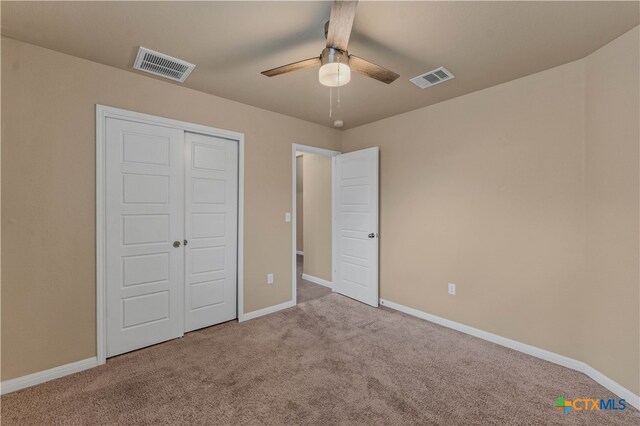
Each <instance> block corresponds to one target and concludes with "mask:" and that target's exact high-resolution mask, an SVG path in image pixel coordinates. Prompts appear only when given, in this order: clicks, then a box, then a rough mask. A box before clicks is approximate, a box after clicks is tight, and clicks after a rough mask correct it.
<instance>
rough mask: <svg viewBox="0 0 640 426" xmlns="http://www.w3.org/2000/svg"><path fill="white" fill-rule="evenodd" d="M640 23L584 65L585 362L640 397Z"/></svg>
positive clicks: (596, 53)
mask: <svg viewBox="0 0 640 426" xmlns="http://www.w3.org/2000/svg"><path fill="white" fill-rule="evenodd" d="M639 38H640V32H639V31H638V28H636V29H635V30H633V31H630V32H628V33H627V34H625V35H623V36H622V37H620V38H618V39H617V40H615V41H613V42H612V43H610V44H608V45H606V46H605V47H603V48H602V49H600V50H598V51H597V52H595V53H593V54H592V55H590V56H589V57H588V58H587V59H586V62H585V66H586V75H587V80H586V81H587V84H586V89H587V91H586V188H587V193H586V196H587V200H586V203H587V253H586V255H587V274H586V286H585V287H587V289H588V293H587V300H586V303H585V305H584V308H585V312H584V320H585V324H584V361H585V362H586V363H587V364H589V365H591V366H593V367H594V368H596V369H597V370H599V371H602V372H603V373H605V374H606V375H607V376H609V377H610V378H612V379H613V380H615V381H617V382H618V383H620V384H622V385H623V386H625V387H627V388H628V389H630V390H632V391H633V392H635V393H636V394H640V383H639V381H640V330H639V328H638V324H640V313H639V309H638V305H639V303H640V292H639V288H638V285H639V284H638V283H639V282H640V276H639V259H640V250H639V248H638V246H639V244H638V238H639V235H640V229H639V227H638V219H639V208H638V203H639V195H638V194H639V192H640V187H639V185H638V180H639V178H640V176H639V173H638V158H639V157H638V156H639V155H640V152H639V146H638V145H639V143H638V141H639V140H640V134H639V128H638V117H639V116H640V106H639V96H640V95H639V93H640V85H639V83H638V80H639V79H640V75H639V71H638V70H639V69H640V61H639V59H638V56H639V50H640V47H639V45H638V39H639Z"/></svg>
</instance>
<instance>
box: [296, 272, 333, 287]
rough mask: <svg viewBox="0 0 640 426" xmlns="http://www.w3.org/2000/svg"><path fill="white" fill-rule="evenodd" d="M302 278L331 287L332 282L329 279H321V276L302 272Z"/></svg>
mask: <svg viewBox="0 0 640 426" xmlns="http://www.w3.org/2000/svg"><path fill="white" fill-rule="evenodd" d="M302 279H303V280H307V281H311V282H312V283H316V284H320V285H323V286H325V287H329V288H333V283H332V282H331V281H327V280H323V279H322V278H318V277H314V276H313V275H307V274H302Z"/></svg>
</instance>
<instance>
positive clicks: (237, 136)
mask: <svg viewBox="0 0 640 426" xmlns="http://www.w3.org/2000/svg"><path fill="white" fill-rule="evenodd" d="M107 118H117V119H120V120H127V121H135V122H137V123H143V124H152V125H157V126H163V127H171V128H174V129H180V130H183V131H185V132H192V133H200V134H203V135H208V136H216V137H221V138H225V139H230V140H234V141H237V142H238V264H237V268H238V271H237V273H238V274H237V276H238V289H237V291H238V295H237V302H238V306H237V315H238V320H239V321H243V320H244V316H245V315H244V134H243V133H238V132H232V131H229V130H222V129H216V128H214V127H209V126H203V125H200V124H193V123H188V122H186V121H180V120H173V119H170V118H165V117H158V116H155V115H149V114H143V113H140V112H135V111H129V110H125V109H120V108H114V107H110V106H105V105H100V104H96V359H97V365H102V364H104V363H105V362H106V361H107V346H106V343H107V342H106V338H107V333H106V318H105V316H106V287H105V285H106V283H105V273H106V266H105V260H106V259H105V255H106V247H105V243H106V228H105V225H106V222H105V219H106V216H105V209H106V203H105V195H106V191H105V183H106V182H105V175H104V174H105V171H106V165H105V153H104V150H105V141H106V134H105V132H106V120H107Z"/></svg>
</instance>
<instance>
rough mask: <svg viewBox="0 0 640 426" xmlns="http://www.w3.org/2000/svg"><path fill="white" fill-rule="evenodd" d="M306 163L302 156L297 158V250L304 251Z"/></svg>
mask: <svg viewBox="0 0 640 426" xmlns="http://www.w3.org/2000/svg"><path fill="white" fill-rule="evenodd" d="M303 169H304V163H303V161H302V156H301V155H299V156H297V157H296V249H297V250H298V251H304V237H303V235H304V214H303V210H302V204H303V200H304V179H303V178H302V171H303Z"/></svg>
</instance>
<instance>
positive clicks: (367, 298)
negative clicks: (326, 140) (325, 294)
mask: <svg viewBox="0 0 640 426" xmlns="http://www.w3.org/2000/svg"><path fill="white" fill-rule="evenodd" d="M378 152H379V148H378V147H374V148H368V149H363V150H361V151H354V152H350V153H348V154H340V155H338V156H337V158H336V178H335V191H334V197H335V199H334V202H333V205H334V212H335V218H336V233H337V238H336V242H335V245H336V260H337V262H336V266H335V279H334V290H335V291H336V292H338V293H341V294H344V295H345V296H349V297H351V298H353V299H356V300H359V301H361V302H363V303H366V304H368V305H371V306H378V300H379V299H378V297H379V296H378Z"/></svg>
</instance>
